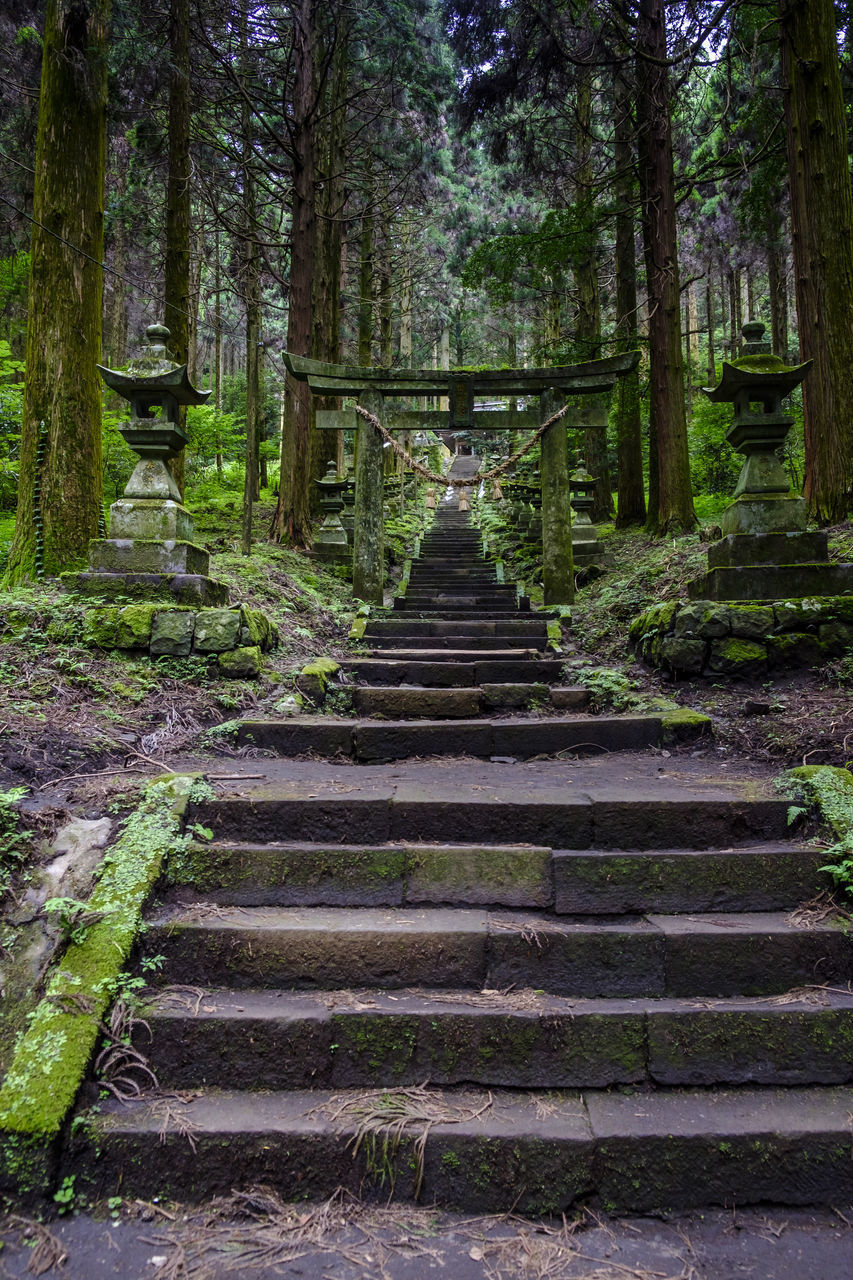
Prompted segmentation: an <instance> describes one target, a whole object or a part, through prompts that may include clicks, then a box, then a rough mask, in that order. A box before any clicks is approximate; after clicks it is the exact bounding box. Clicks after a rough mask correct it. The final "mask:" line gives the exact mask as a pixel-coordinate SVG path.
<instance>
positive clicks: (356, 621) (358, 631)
mask: <svg viewBox="0 0 853 1280" xmlns="http://www.w3.org/2000/svg"><path fill="white" fill-rule="evenodd" d="M367 623H368V619H367V618H353V620H352V626H351V627H350V629H349V636H348V639H350V640H363V639H364V633H365V631H366V630H367Z"/></svg>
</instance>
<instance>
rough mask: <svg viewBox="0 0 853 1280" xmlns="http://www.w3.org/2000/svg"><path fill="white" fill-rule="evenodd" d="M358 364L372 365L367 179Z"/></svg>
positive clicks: (369, 195)
mask: <svg viewBox="0 0 853 1280" xmlns="http://www.w3.org/2000/svg"><path fill="white" fill-rule="evenodd" d="M358 282H359V283H358V363H359V364H360V365H361V366H362V367H363V368H366V367H367V366H368V365H371V364H373V184H372V182H371V181H370V180H369V178H368V184H367V191H366V193H365V209H364V213H363V214H362V215H361V247H360V251H359V273H358Z"/></svg>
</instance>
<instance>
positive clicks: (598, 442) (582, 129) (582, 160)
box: [573, 70, 613, 523]
mask: <svg viewBox="0 0 853 1280" xmlns="http://www.w3.org/2000/svg"><path fill="white" fill-rule="evenodd" d="M577 120H578V132H579V137H578V192H577V200H578V205H579V207H580V208H581V209H582V210H583V212H584V215H585V216H584V218H583V221H584V222H585V223H586V227H587V229H588V240H587V245H586V248H585V251H584V252H583V254H582V255H580V256H578V257H577V258H576V259H575V261H574V263H573V267H574V276H575V284H576V285H577V291H578V314H577V328H576V345H577V350H578V356H579V357H580V359H581V360H597V359H599V357H600V356H601V289H600V287H599V282H598V238H597V235H596V234H595V232H594V231H593V227H594V226H595V198H594V195H593V182H594V178H593V172H592V72H591V71H589V70H585V71H584V72H583V74H582V77H581V82H580V85H579V87H578V97H577ZM594 399H595V403H593V402H592V401H591V400H590V399H586V400H585V403H584V408H583V412H584V413H585V414H589V415H591V416H590V418H588V419H587V420H588V421H594V422H598V423H599V424H605V425H599V426H597V427H595V428H591V429H589V430H587V431H585V432H584V435H583V448H584V455H585V458H586V464H587V467H588V469H589V471H590V473H591V474H592V475H593V476H595V479H596V486H595V488H594V489H593V492H592V502H593V505H592V510H591V511H590V513H589V514H590V517H591V518H592V520H593V521H594V522H596V523H597V522H598V521H600V520H609V519H610V518H611V517H612V515H613V492H612V484H611V480H610V465H609V463H608V460H607V427H606V423H607V397H598V396H596V397H595V398H594Z"/></svg>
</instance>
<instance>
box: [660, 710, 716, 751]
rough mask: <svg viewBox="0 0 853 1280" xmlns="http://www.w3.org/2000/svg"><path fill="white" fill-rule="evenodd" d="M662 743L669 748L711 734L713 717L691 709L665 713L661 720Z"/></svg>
mask: <svg viewBox="0 0 853 1280" xmlns="http://www.w3.org/2000/svg"><path fill="white" fill-rule="evenodd" d="M660 727H661V742H662V744H663V746H665V747H669V746H672V745H673V744H674V743H677V742H693V741H694V740H695V739H696V738H701V737H704V736H705V735H706V734H709V733H710V732H711V728H712V723H711V717H710V716H706V715H703V714H702V712H701V711H693V710H692V709H691V708H690V707H676V708H675V709H674V710H672V711H665V712H663V714H662V715H661V718H660Z"/></svg>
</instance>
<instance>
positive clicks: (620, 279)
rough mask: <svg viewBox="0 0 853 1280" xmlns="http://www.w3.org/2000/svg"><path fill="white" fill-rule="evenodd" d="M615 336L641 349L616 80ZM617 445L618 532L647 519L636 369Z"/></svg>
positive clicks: (627, 135)
mask: <svg viewBox="0 0 853 1280" xmlns="http://www.w3.org/2000/svg"><path fill="white" fill-rule="evenodd" d="M614 95H615V106H616V123H615V147H614V155H613V158H614V162H615V166H616V335H617V342H618V349H619V350H620V351H634V350H635V349H636V347H637V255H636V251H635V245H634V232H635V227H634V188H635V177H634V155H633V128H632V125H631V118H630V95H629V91H628V88H627V86H626V85H625V84H624V82H623V81H622V80H621V79H620V78H619V76H618V73H617V76H616V83H615V85H614ZM616 440H617V459H618V462H617V468H618V487H619V501H618V503H617V506H616V524H617V527H618V528H620V529H624V528H626V527H627V526H628V525H632V524H642V523H643V521H644V520H645V518H646V492H645V485H644V483H643V427H642V419H641V416H640V374H639V370H638V369H635V370H634V371H633V372H632V373H629V374H627V375H626V377H624V378H620V379H619V381H618V382H617V384H616Z"/></svg>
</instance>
